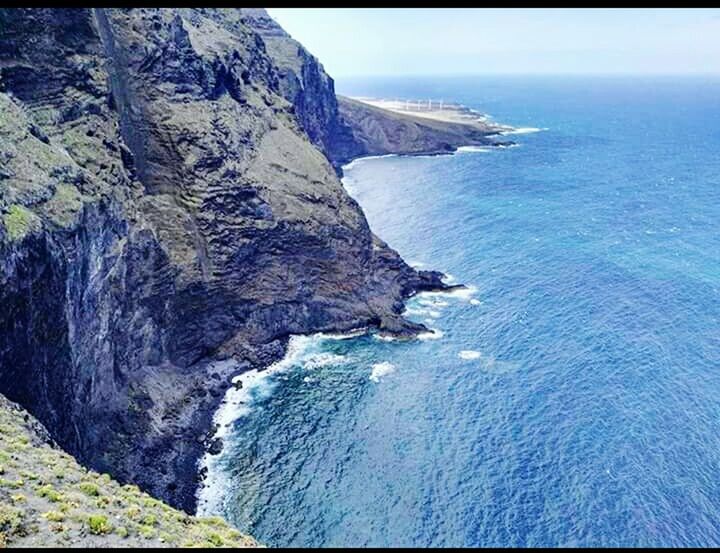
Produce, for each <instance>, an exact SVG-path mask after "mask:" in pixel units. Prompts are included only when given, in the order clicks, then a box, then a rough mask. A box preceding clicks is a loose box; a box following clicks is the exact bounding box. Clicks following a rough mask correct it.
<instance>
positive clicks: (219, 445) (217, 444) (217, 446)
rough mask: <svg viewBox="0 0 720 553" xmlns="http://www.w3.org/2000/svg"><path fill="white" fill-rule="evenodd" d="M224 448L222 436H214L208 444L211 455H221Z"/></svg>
mask: <svg viewBox="0 0 720 553" xmlns="http://www.w3.org/2000/svg"><path fill="white" fill-rule="evenodd" d="M222 449H223V441H222V438H214V439H213V440H212V441H211V442H210V445H209V446H208V453H209V454H210V455H219V454H220V453H221V452H222Z"/></svg>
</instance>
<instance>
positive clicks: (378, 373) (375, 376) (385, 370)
mask: <svg viewBox="0 0 720 553" xmlns="http://www.w3.org/2000/svg"><path fill="white" fill-rule="evenodd" d="M392 372H395V365H393V364H392V363H389V362H387V361H383V362H382V363H375V364H374V365H373V366H372V372H371V373H370V380H372V381H373V382H380V379H381V378H382V377H383V376H385V375H388V374H390V373H392Z"/></svg>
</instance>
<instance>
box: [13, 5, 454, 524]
mask: <svg viewBox="0 0 720 553" xmlns="http://www.w3.org/2000/svg"><path fill="white" fill-rule="evenodd" d="M248 15H252V13H251V14H246V13H244V10H240V11H238V10H221V9H3V10H1V11H0V222H1V223H0V305H2V306H3V308H2V310H1V311H0V393H2V394H5V395H6V396H7V397H8V398H10V399H11V400H13V401H16V402H18V403H20V404H21V405H22V406H23V407H25V408H26V409H28V411H30V412H31V413H32V414H33V415H34V416H36V417H37V418H38V419H39V420H40V421H41V422H42V423H43V424H44V425H45V426H46V427H47V428H48V430H49V431H50V433H51V435H52V437H53V439H54V440H55V441H57V443H58V444H60V446H62V447H63V448H64V449H65V450H67V451H68V452H69V453H71V454H72V455H74V456H75V457H77V459H78V460H79V461H80V462H81V463H82V464H84V465H86V466H88V467H91V468H93V469H94V470H96V471H98V472H107V473H110V474H111V475H112V476H113V477H114V478H116V479H117V480H119V481H120V482H121V483H134V484H137V485H139V486H140V488H142V489H143V490H145V491H147V492H149V493H151V494H152V495H154V496H155V497H159V498H162V499H164V500H166V501H167V502H169V503H170V504H171V505H173V506H175V507H179V508H182V509H184V510H186V511H188V512H192V511H193V510H194V507H195V489H196V486H197V479H196V471H197V460H198V459H199V457H200V456H201V454H202V452H203V451H204V449H205V447H206V445H207V440H208V436H209V435H211V434H212V430H213V429H212V428H211V424H212V422H211V420H212V415H213V413H214V411H215V410H216V408H217V406H218V404H219V402H220V401H221V398H222V395H223V393H224V391H225V389H226V388H227V387H228V386H229V385H230V379H231V378H232V377H233V376H235V375H236V374H238V373H239V372H241V371H243V370H246V369H248V368H251V367H264V366H266V365H267V364H269V363H271V362H272V361H274V360H276V359H278V358H279V357H280V356H282V355H283V353H284V351H285V347H286V343H287V340H288V337H289V336H290V335H291V334H303V333H312V332H317V331H343V330H349V329H351V328H356V327H361V326H368V327H375V328H379V329H383V330H384V331H386V332H390V333H395V334H398V335H402V336H412V335H414V334H415V333H417V332H419V331H421V330H424V327H422V325H417V324H414V323H410V322H408V321H406V320H404V319H403V318H402V317H401V315H400V312H401V310H402V303H403V299H404V298H406V297H408V296H409V295H412V294H413V293H416V292H417V291H419V290H423V289H435V288H442V287H443V286H444V285H443V284H442V283H441V281H440V277H441V275H440V274H439V273H436V272H425V271H421V272H417V271H415V270H414V269H412V268H410V267H409V266H408V265H407V264H405V263H404V262H403V260H402V259H401V258H400V257H399V256H398V254H397V253H396V252H395V251H393V250H392V249H390V248H389V247H388V246H387V245H386V244H384V243H383V242H382V241H381V240H379V239H378V238H377V237H375V236H374V235H373V234H372V232H371V231H370V229H369V228H368V224H367V221H366V219H365V217H364V215H363V213H362V211H361V210H360V208H359V207H358V205H357V204H356V202H355V201H354V200H353V199H352V198H350V197H349V196H348V195H347V194H346V193H345V191H344V189H343V187H342V185H341V183H340V182H339V180H338V178H337V175H336V172H335V170H334V169H333V166H332V165H331V163H330V162H329V161H328V159H327V156H326V154H328V153H330V154H329V155H330V156H331V158H332V159H335V160H336V161H337V159H338V158H337V156H335V157H333V155H334V154H332V152H333V148H334V147H335V146H334V145H336V144H341V143H342V140H340V139H338V142H337V143H336V142H334V138H333V136H335V134H334V133H336V132H339V131H337V127H336V126H337V125H338V124H339V123H338V121H339V119H338V118H339V115H338V114H337V113H338V112H337V103H336V100H335V97H334V93H333V94H330V92H332V81H331V80H329V78H327V76H325V75H324V71H322V70H321V68H320V67H319V65H317V64H316V61H315V60H314V58H308V59H307V61H306V63H305V65H303V66H301V70H300V73H299V74H295V77H296V78H298V75H301V77H302V78H298V82H299V83H300V86H299V88H297V87H296V88H295V89H293V88H292V86H291V83H292V82H294V81H293V78H292V77H291V75H290V72H289V70H288V67H289V65H288V64H284V63H281V60H279V58H278V56H277V48H276V46H277V45H276V46H273V45H272V44H273V43H272V40H270V39H269V38H268V35H267V30H265V31H263V30H262V29H261V28H259V25H260V24H259V23H258V21H259V20H261V19H262V18H261V17H259V16H258V17H255V18H254V19H252V18H250V19H252V21H249V19H248ZM256 16H257V14H256ZM283 40H285V39H284V38H283ZM273 53H274V54H273ZM297 55H300V56H301V57H304V54H302V55H301V54H297ZM288 63H289V62H288ZM296 84H297V83H296ZM328 91H330V92H328ZM316 94H317V96H316ZM334 125H335V126H334ZM343 132H346V131H343Z"/></svg>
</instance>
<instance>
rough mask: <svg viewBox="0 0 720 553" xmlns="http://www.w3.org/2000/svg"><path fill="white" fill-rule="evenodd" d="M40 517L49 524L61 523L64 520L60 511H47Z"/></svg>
mask: <svg viewBox="0 0 720 553" xmlns="http://www.w3.org/2000/svg"><path fill="white" fill-rule="evenodd" d="M41 516H42V517H43V518H45V519H47V520H49V521H50V522H62V521H63V520H65V515H64V514H63V513H61V512H60V511H48V512H47V513H43V514H42V515H41Z"/></svg>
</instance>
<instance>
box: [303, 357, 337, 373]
mask: <svg viewBox="0 0 720 553" xmlns="http://www.w3.org/2000/svg"><path fill="white" fill-rule="evenodd" d="M345 361H347V358H346V357H345V356H344V355H335V354H333V353H319V354H317V355H313V356H312V357H310V358H309V359H308V360H306V361H305V362H304V363H303V368H304V369H307V370H312V369H318V368H320V367H328V366H331V365H342V364H343V363H344V362H345Z"/></svg>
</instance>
